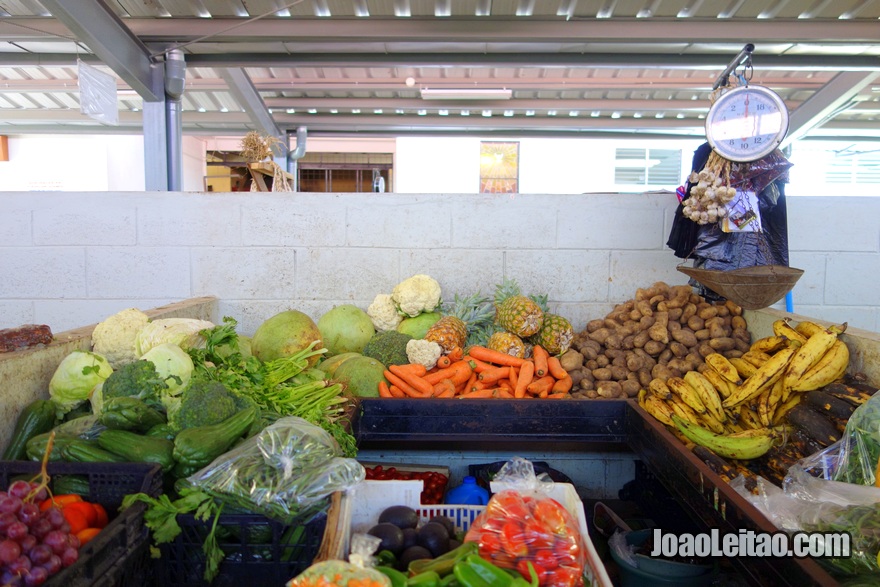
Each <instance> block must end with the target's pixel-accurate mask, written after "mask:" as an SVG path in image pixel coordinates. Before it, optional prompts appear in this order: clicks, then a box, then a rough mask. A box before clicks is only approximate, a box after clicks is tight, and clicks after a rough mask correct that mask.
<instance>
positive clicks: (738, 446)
mask: <svg viewBox="0 0 880 587" xmlns="http://www.w3.org/2000/svg"><path fill="white" fill-rule="evenodd" d="M672 421H673V422H674V423H675V426H676V427H677V428H678V429H679V430H680V431H681V433H682V434H683V435H684V436H685V437H686V438H688V439H689V440H691V441H692V442H693V443H694V444H699V445H700V446H705V447H706V448H708V449H709V450H711V451H712V452H714V453H715V454H717V455H718V456H721V457H724V458H727V459H738V460H748V459H755V458H758V457H760V456H762V455H764V454H766V453H767V451H768V450H770V448H772V447H773V444H774V443H775V442H776V435H775V434H774V433H773V431H772V430H767V429H765V431H764V433H763V434H757V433H756V434H750V435H748V436H736V435H725V434H716V433H714V432H712V431H711V430H707V429H706V428H703V427H702V426H699V425H694V424H692V423H691V422H688V421H686V420H683V419H681V418H679V417H678V416H673V418H672Z"/></svg>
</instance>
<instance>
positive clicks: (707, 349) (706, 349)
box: [697, 342, 715, 358]
mask: <svg viewBox="0 0 880 587" xmlns="http://www.w3.org/2000/svg"><path fill="white" fill-rule="evenodd" d="M697 352H698V353H700V356H702V357H703V358H705V357H708V356H709V355H711V354H712V353H714V352H715V349H713V348H712V347H711V346H709V343H708V342H703V343H701V344H700V346H699V347H698V348H697Z"/></svg>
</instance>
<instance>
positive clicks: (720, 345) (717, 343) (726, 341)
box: [709, 336, 736, 352]
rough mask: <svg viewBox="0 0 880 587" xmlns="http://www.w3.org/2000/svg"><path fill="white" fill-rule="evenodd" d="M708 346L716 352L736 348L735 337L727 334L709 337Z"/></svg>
mask: <svg viewBox="0 0 880 587" xmlns="http://www.w3.org/2000/svg"><path fill="white" fill-rule="evenodd" d="M709 346H710V347H712V348H713V349H715V350H716V351H718V352H723V351H729V350H731V349H734V348H736V339H734V338H730V337H729V336H724V337H719V338H710V339H709Z"/></svg>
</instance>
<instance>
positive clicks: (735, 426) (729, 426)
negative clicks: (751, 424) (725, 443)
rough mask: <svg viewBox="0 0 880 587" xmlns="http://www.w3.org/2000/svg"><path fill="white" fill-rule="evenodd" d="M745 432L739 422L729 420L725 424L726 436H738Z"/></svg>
mask: <svg viewBox="0 0 880 587" xmlns="http://www.w3.org/2000/svg"><path fill="white" fill-rule="evenodd" d="M743 430H745V429H744V428H743V427H742V426H740V425H739V423H738V422H734V421H733V420H731V419H728V420H727V422H725V423H724V432H725V434H736V433H737V432H742V431H743Z"/></svg>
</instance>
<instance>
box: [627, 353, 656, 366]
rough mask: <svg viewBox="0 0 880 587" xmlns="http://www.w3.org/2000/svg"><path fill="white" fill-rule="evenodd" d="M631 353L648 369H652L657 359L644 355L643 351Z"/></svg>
mask: <svg viewBox="0 0 880 587" xmlns="http://www.w3.org/2000/svg"><path fill="white" fill-rule="evenodd" d="M633 353H635V354H636V355H637V356H638V357H639V358H640V359H642V363H643V364H644V365H645V367H647V368H648V369H651V368H653V367H654V365H656V364H657V359H655V358H654V357H652V356H651V355H649V354H648V353H646V352H645V349H633Z"/></svg>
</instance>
